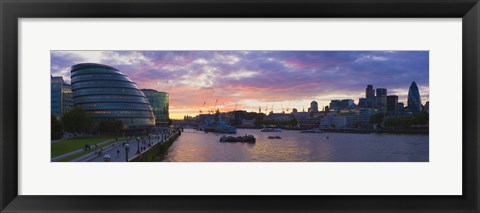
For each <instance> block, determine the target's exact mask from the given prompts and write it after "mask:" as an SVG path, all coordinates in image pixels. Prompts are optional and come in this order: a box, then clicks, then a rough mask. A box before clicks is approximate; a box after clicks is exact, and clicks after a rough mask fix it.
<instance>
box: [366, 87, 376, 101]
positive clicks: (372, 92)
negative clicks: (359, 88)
mask: <svg viewBox="0 0 480 213" xmlns="http://www.w3.org/2000/svg"><path fill="white" fill-rule="evenodd" d="M374 97H375V90H373V85H367V89H366V91H365V98H369V99H373V98H374Z"/></svg>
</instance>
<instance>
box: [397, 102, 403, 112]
mask: <svg viewBox="0 0 480 213" xmlns="http://www.w3.org/2000/svg"><path fill="white" fill-rule="evenodd" d="M404 110H405V105H404V104H403V102H399V103H397V112H398V114H403V113H404Z"/></svg>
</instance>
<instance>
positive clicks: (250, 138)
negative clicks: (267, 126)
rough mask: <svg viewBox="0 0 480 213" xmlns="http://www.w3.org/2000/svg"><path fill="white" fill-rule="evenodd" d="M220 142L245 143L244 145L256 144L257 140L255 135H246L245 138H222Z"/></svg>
mask: <svg viewBox="0 0 480 213" xmlns="http://www.w3.org/2000/svg"><path fill="white" fill-rule="evenodd" d="M220 142H243V143H255V142H256V138H255V137H254V136H253V135H245V136H237V137H234V136H225V135H224V136H222V137H221V138H220Z"/></svg>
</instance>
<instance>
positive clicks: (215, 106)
mask: <svg viewBox="0 0 480 213" xmlns="http://www.w3.org/2000/svg"><path fill="white" fill-rule="evenodd" d="M217 103H218V98H217V99H216V100H215V105H214V106H213V112H214V113H215V112H216V109H217Z"/></svg>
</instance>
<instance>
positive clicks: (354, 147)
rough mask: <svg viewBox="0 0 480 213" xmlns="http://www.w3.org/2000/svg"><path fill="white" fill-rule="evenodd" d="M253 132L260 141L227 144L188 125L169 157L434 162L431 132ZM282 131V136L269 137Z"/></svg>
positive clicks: (244, 131)
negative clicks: (425, 133) (429, 140)
mask: <svg viewBox="0 0 480 213" xmlns="http://www.w3.org/2000/svg"><path fill="white" fill-rule="evenodd" d="M245 134H249V135H250V134H251V135H254V136H255V138H256V139H257V142H256V143H255V144H249V143H221V142H219V138H220V137H221V136H222V134H217V133H204V132H199V131H196V130H192V129H185V131H184V132H183V134H182V135H181V136H180V137H179V138H178V139H177V141H176V142H175V143H174V144H173V145H172V146H171V147H170V149H169V151H168V153H167V155H166V157H165V159H164V161H177V162H417V161H423V162H428V149H429V148H428V135H392V134H347V133H322V134H316V133H312V134H308V133H300V132H299V131H289V130H284V131H283V132H274V133H273V132H261V131H260V130H254V129H238V133H237V135H245ZM271 135H272V136H273V135H278V136H280V137H282V138H281V139H268V138H267V137H268V136H271Z"/></svg>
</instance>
